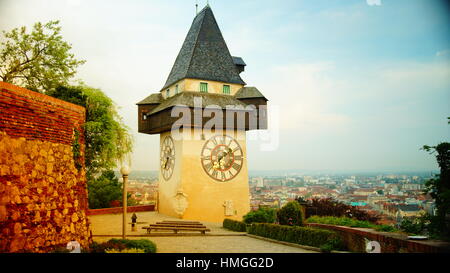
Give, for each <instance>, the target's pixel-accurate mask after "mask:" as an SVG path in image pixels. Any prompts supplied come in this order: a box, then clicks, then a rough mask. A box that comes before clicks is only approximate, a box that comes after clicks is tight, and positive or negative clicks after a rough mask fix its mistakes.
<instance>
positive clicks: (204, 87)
mask: <svg viewBox="0 0 450 273" xmlns="http://www.w3.org/2000/svg"><path fill="white" fill-rule="evenodd" d="M200 92H202V93H208V83H207V82H201V83H200Z"/></svg>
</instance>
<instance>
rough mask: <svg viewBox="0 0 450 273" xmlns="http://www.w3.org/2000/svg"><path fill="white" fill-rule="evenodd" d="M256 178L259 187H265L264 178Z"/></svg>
mask: <svg viewBox="0 0 450 273" xmlns="http://www.w3.org/2000/svg"><path fill="white" fill-rule="evenodd" d="M255 180H256V186H257V187H259V188H262V187H264V178H262V177H257V178H255Z"/></svg>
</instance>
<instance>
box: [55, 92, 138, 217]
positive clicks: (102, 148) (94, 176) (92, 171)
mask: <svg viewBox="0 0 450 273" xmlns="http://www.w3.org/2000/svg"><path fill="white" fill-rule="evenodd" d="M47 94H48V95H50V96H53V97H55V98H58V99H61V100H65V101H68V102H71V103H74V104H77V105H81V106H83V107H85V108H86V122H85V124H84V125H83V129H84V135H85V143H86V147H85V166H86V177H87V184H88V195H89V196H88V198H89V207H90V208H91V209H94V208H109V207H110V204H111V201H114V200H119V201H120V200H122V184H121V183H119V182H118V180H117V178H116V177H115V175H114V172H113V171H112V169H113V168H115V167H116V166H117V164H118V163H119V162H121V161H125V160H127V156H128V155H129V153H130V152H131V151H132V146H133V139H132V137H131V135H130V133H129V129H128V127H127V126H125V125H124V124H123V122H122V119H121V117H120V116H119V115H118V113H117V110H116V106H115V105H114V103H113V101H112V100H111V99H110V98H109V97H107V96H106V95H105V94H104V93H103V92H102V91H101V90H100V89H95V88H91V87H88V86H85V85H80V86H70V87H64V86H60V87H58V88H56V89H55V90H54V91H50V92H48V93H47ZM74 148H75V145H74ZM74 156H75V153H74ZM128 198H129V199H128V202H127V203H128V205H134V204H135V203H136V202H135V201H134V200H132V199H130V194H128Z"/></svg>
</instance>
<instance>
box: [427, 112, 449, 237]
mask: <svg viewBox="0 0 450 273" xmlns="http://www.w3.org/2000/svg"><path fill="white" fill-rule="evenodd" d="M448 120H449V121H448V123H449V124H450V117H449V118H448ZM423 149H424V150H425V151H428V152H430V153H436V160H437V163H438V165H439V168H440V173H439V174H438V175H436V176H435V177H434V178H432V179H430V180H428V181H427V182H426V183H425V193H429V194H430V195H431V197H433V198H434V200H435V203H436V210H437V212H436V217H434V218H432V220H431V222H433V223H432V226H433V227H434V229H437V231H438V232H439V233H440V234H441V236H443V237H445V238H447V239H448V238H450V224H449V220H448V217H450V143H448V142H442V143H440V144H438V145H436V146H428V145H425V146H423Z"/></svg>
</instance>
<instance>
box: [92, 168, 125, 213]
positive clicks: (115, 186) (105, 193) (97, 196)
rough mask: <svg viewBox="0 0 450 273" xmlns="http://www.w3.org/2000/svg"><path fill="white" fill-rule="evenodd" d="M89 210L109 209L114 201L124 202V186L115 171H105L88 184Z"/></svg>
mask: <svg viewBox="0 0 450 273" xmlns="http://www.w3.org/2000/svg"><path fill="white" fill-rule="evenodd" d="M88 192H89V197H88V199H89V208H91V209H99V208H109V207H110V204H111V202H112V201H115V200H122V184H121V183H119V179H117V177H116V175H115V174H114V171H105V172H103V173H102V175H100V176H99V177H98V178H95V179H91V180H90V181H89V183H88Z"/></svg>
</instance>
